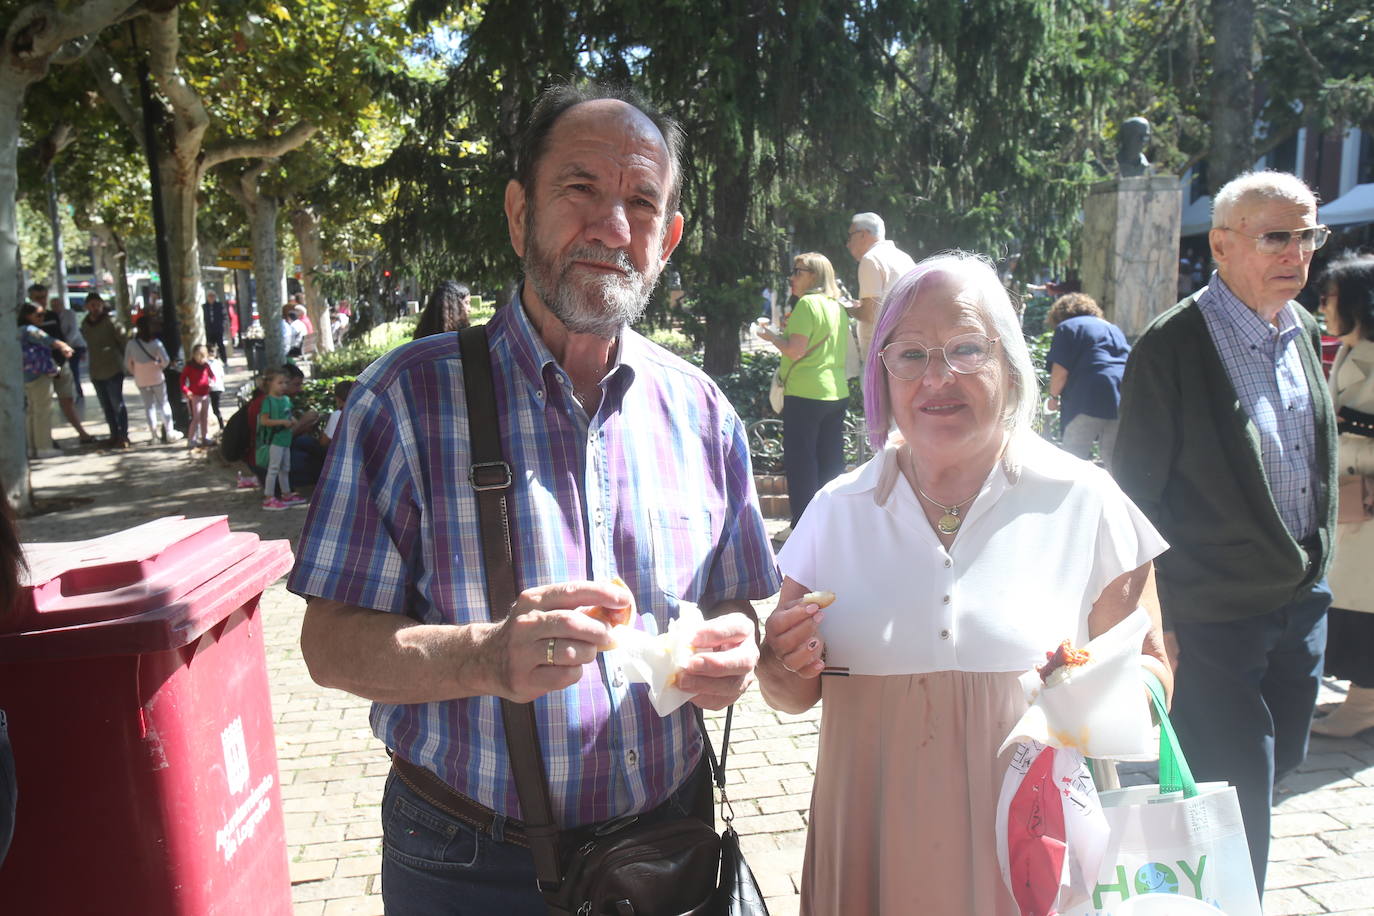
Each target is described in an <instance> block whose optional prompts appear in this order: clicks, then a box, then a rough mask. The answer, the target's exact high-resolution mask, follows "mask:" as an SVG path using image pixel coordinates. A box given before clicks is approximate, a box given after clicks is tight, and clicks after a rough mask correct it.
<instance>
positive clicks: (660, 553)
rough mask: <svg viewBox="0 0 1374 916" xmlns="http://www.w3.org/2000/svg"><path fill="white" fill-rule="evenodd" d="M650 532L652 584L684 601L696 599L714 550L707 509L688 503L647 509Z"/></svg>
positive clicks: (713, 533)
mask: <svg viewBox="0 0 1374 916" xmlns="http://www.w3.org/2000/svg"><path fill="white" fill-rule="evenodd" d="M649 532H650V535H651V542H652V547H653V573H654V584H655V585H656V586H657V587H658V588H659V589H660V590H662V591H663V592H665V593H666V594H668V595H671V596H672V597H674V598H680V599H682V600H683V601H693V602H695V601H697V600H698V599H699V598H700V596H701V592H702V589H703V587H704V586H705V584H706V579H707V576H708V575H709V573H710V568H711V558H712V555H713V554H714V552H715V531H714V529H713V527H712V524H711V513H710V511H709V510H707V509H704V508H701V507H699V506H697V507H693V506H691V505H690V504H688V502H687V500H686V498H685V497H684V499H683V504H682V505H680V506H672V507H665V508H650V510H649Z"/></svg>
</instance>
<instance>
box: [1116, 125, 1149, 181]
mask: <svg viewBox="0 0 1374 916" xmlns="http://www.w3.org/2000/svg"><path fill="white" fill-rule="evenodd" d="M1149 142H1150V122H1149V121H1147V120H1145V119H1144V118H1130V119H1128V120H1127V121H1125V122H1123V123H1122V125H1121V130H1120V131H1118V133H1117V149H1116V167H1117V171H1118V172H1120V174H1121V177H1122V178H1139V177H1140V176H1142V175H1147V174H1149V171H1150V160H1148V159H1146V158H1145V145H1146V144H1147V143H1149Z"/></svg>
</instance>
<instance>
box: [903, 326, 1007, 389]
mask: <svg viewBox="0 0 1374 916" xmlns="http://www.w3.org/2000/svg"><path fill="white" fill-rule="evenodd" d="M996 343H997V338H996V337H988V336H987V335H985V334H955V335H954V336H953V337H951V338H950V339H949V340H947V341H945V345H944V346H943V347H927V346H926V345H925V344H923V343H921V342H920V341H916V340H894V341H893V342H892V343H890V344H888V345H887V346H885V347H883V348H882V350H881V351H879V354H878V355H879V357H880V358H881V359H882V361H883V367H884V368H885V369H887V371H888V374H890V375H891V376H892V377H893V378H899V379H902V380H903V381H908V382H909V381H914V380H915V379H918V378H920V377H921V376H923V375H925V373H926V367H927V366H929V365H930V354H931V353H934V352H935V351H936V350H939V351H940V355H941V356H942V357H944V360H945V365H946V366H949V369H950V371H951V372H957V373H959V374H960V375H972V374H973V373H974V372H977V371H978V370H979V369H981V368H983V367H984V366H986V365H987V364H988V360H990V359H992V348H993V345H994V344H996Z"/></svg>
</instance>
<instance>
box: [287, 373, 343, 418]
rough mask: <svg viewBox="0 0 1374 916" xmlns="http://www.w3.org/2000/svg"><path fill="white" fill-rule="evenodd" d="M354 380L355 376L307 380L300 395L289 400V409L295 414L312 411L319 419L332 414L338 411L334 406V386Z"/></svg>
mask: <svg viewBox="0 0 1374 916" xmlns="http://www.w3.org/2000/svg"><path fill="white" fill-rule="evenodd" d="M355 379H356V376H353V375H335V376H331V377H329V378H322V377H319V376H316V377H314V378H308V379H306V380H305V383H304V384H302V385H301V390H300V394H297V395H296V396H295V397H294V398H292V399H291V407H292V409H293V410H295V411H296V412H297V413H302V412H304V411H307V410H313V411H316V412H317V413H318V414H319V415H320V416H321V417H323V416H324V415H325V414H329V413H333V412H334V411H335V410H337V409H338V408H337V407H336V406H335V405H334V386H335V385H336V384H338V383H339V382H351V381H354V380H355Z"/></svg>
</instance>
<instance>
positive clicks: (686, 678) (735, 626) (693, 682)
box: [677, 612, 759, 709]
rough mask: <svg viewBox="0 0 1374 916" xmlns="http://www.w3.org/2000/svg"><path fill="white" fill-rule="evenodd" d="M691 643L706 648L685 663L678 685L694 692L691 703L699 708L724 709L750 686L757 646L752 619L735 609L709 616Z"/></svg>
mask: <svg viewBox="0 0 1374 916" xmlns="http://www.w3.org/2000/svg"><path fill="white" fill-rule="evenodd" d="M692 645H693V647H695V648H696V649H699V650H705V651H699V652H698V653H697V654H696V656H695V657H693V658H692V660H691V661H690V662H688V663H687V667H686V668H685V669H683V672H682V674H681V676H680V677H679V678H678V682H677V686H678V687H679V688H681V689H682V690H685V691H686V692H687V693H690V694H694V696H693V697H692V702H693V703H695V704H697V705H698V706H700V707H701V708H702V709H724V708H725V707H727V706H729V705H730V704H731V703H733V702H735V701H736V700H738V699H739V698H740V697H741V696H742V695H743V694H744V691H745V690H748V689H749V685H750V684H751V683H753V680H754V666H755V665H756V664H758V661H759V648H758V646H757V645H756V644H755V643H754V621H753V620H752V619H751V618H750V617H749V616H748V615H746V614H742V613H738V612H736V613H732V614H722V615H721V616H719V617H712V618H710V619H709V620H707V621H706V623H705V624H704V625H703V626H702V628H701V629H700V630H698V631H697V635H696V638H695V639H694V640H692Z"/></svg>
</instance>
